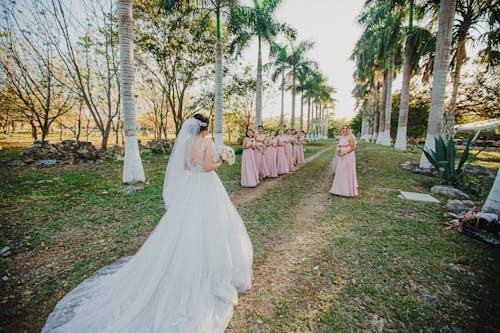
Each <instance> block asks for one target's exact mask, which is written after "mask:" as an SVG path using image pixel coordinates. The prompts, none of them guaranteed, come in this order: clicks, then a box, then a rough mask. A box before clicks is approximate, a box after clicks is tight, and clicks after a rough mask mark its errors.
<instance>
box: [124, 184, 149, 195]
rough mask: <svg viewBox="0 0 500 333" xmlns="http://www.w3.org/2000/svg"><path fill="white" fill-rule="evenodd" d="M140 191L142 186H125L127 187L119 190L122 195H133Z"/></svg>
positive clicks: (142, 188)
mask: <svg viewBox="0 0 500 333" xmlns="http://www.w3.org/2000/svg"><path fill="white" fill-rule="evenodd" d="M142 190H144V186H134V185H131V186H127V187H125V188H123V189H121V190H120V192H121V193H123V194H130V193H133V192H136V191H142Z"/></svg>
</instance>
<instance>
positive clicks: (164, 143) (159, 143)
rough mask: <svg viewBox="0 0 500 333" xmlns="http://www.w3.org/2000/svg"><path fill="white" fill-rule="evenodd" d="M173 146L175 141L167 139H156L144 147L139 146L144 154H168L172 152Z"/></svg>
mask: <svg viewBox="0 0 500 333" xmlns="http://www.w3.org/2000/svg"><path fill="white" fill-rule="evenodd" d="M173 146H174V143H173V141H172V140H167V139H155V140H151V141H148V142H147V143H146V145H144V146H141V145H139V147H141V149H142V151H143V152H153V153H157V154H165V153H168V152H170V151H171V150H172V147H173Z"/></svg>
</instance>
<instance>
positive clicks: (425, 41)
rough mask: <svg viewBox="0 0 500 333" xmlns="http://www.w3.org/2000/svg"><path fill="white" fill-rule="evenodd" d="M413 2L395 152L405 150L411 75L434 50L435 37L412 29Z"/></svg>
mask: <svg viewBox="0 0 500 333" xmlns="http://www.w3.org/2000/svg"><path fill="white" fill-rule="evenodd" d="M413 13H414V0H410V5H409V15H408V27H407V30H406V41H405V55H404V61H403V82H402V88H401V98H400V103H399V119H398V130H397V134H396V142H395V144H394V149H395V150H402V151H404V150H406V141H407V134H406V133H407V124H408V110H409V97H410V81H411V77H412V74H414V73H415V72H416V71H418V70H419V63H420V60H421V58H422V57H429V58H430V57H432V55H433V50H434V49H435V37H434V36H433V35H432V33H431V32H430V31H429V30H427V29H425V28H421V27H413Z"/></svg>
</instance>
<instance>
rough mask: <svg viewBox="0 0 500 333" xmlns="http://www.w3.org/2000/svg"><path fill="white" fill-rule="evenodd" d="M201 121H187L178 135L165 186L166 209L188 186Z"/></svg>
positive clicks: (169, 160) (191, 119)
mask: <svg viewBox="0 0 500 333" xmlns="http://www.w3.org/2000/svg"><path fill="white" fill-rule="evenodd" d="M200 126H201V121H199V120H198V119H195V118H190V119H188V120H186V121H185V122H184V123H183V124H182V127H181V130H180V131H179V134H177V137H176V139H175V144H174V148H173V149H172V153H171V154H170V157H169V159H168V163H167V171H166V173H165V182H164V184H163V201H164V202H165V208H168V205H170V204H172V201H173V199H174V198H175V197H179V196H180V191H181V190H182V189H183V188H184V185H185V184H186V178H187V177H188V176H189V165H190V159H191V153H192V149H193V144H194V139H195V138H196V137H197V136H198V134H199V133H200Z"/></svg>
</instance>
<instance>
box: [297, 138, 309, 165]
mask: <svg viewBox="0 0 500 333" xmlns="http://www.w3.org/2000/svg"><path fill="white" fill-rule="evenodd" d="M305 142H306V134H305V132H304V131H300V132H299V136H298V138H297V141H296V142H295V152H296V153H295V156H296V161H295V163H296V164H297V165H302V164H304V143H305Z"/></svg>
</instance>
